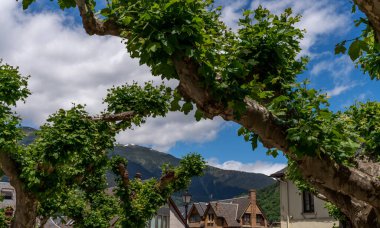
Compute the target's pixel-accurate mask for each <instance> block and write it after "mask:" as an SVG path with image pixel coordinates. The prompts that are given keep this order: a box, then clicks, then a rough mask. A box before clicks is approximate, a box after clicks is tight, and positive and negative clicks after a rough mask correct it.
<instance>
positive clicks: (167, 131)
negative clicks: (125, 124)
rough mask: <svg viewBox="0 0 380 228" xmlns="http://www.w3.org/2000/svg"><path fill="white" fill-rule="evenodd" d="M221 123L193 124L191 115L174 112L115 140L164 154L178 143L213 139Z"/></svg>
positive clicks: (205, 122) (129, 131)
mask: <svg viewBox="0 0 380 228" xmlns="http://www.w3.org/2000/svg"><path fill="white" fill-rule="evenodd" d="M168 120H170V121H168ZM222 123H223V120H222V119H221V118H215V119H214V120H201V121H199V122H194V117H193V114H192V113H190V114H189V115H187V116H184V114H183V113H180V112H175V113H169V114H168V115H167V116H166V117H164V118H149V119H148V120H147V122H146V123H145V124H144V125H142V126H141V127H139V128H136V129H134V130H128V131H125V132H123V133H121V134H120V135H119V136H118V137H117V139H118V141H119V142H120V143H122V144H139V145H148V146H152V147H153V149H155V150H158V151H162V152H166V151H168V150H169V149H170V148H171V147H172V146H174V145H175V144H176V142H179V141H181V142H190V143H202V142H207V141H211V140H213V139H215V137H216V136H217V133H218V131H219V130H220V128H221V125H222Z"/></svg>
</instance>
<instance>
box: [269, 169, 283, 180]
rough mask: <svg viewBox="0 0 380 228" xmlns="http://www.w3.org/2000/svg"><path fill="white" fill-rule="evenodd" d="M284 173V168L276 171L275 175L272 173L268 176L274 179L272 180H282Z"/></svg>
mask: <svg viewBox="0 0 380 228" xmlns="http://www.w3.org/2000/svg"><path fill="white" fill-rule="evenodd" d="M285 172H286V167H285V168H283V169H281V170H280V171H277V172H275V173H272V174H271V175H270V177H274V178H282V177H284V176H285Z"/></svg>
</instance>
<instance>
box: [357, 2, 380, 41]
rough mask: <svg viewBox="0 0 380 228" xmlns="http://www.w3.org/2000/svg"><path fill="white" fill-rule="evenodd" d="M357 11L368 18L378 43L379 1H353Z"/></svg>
mask: <svg viewBox="0 0 380 228" xmlns="http://www.w3.org/2000/svg"><path fill="white" fill-rule="evenodd" d="M354 2H355V3H356V4H357V5H358V7H359V9H360V10H361V11H363V13H365V14H366V16H367V17H368V20H369V22H370V24H371V26H372V28H373V29H374V30H375V36H376V39H377V41H380V0H354Z"/></svg>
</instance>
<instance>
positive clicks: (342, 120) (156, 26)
mask: <svg viewBox="0 0 380 228" xmlns="http://www.w3.org/2000/svg"><path fill="white" fill-rule="evenodd" d="M34 1H35V0H24V1H23V6H24V8H27V7H28V6H29V5H30V4H31V3H32V2H34ZM58 3H59V5H60V7H61V8H62V9H66V8H70V7H78V9H79V12H80V15H81V17H82V22H83V26H84V29H85V30H86V32H87V33H88V34H89V35H112V36H118V37H121V38H123V39H124V41H125V44H126V48H127V50H128V52H129V53H130V54H131V56H132V57H134V58H139V59H140V64H146V65H148V66H149V67H150V68H151V71H152V74H153V75H155V76H161V77H163V78H167V79H177V80H179V82H180V83H179V86H178V87H177V88H176V90H175V91H174V93H172V96H173V101H172V102H171V109H172V110H181V111H183V112H185V113H188V112H189V111H190V110H191V109H192V108H193V105H195V106H196V112H195V113H196V114H195V117H196V119H201V118H211V119H212V118H213V117H215V116H221V117H222V118H224V119H225V120H227V121H234V122H236V123H238V124H240V125H241V126H242V128H241V130H240V131H239V134H241V135H244V137H245V138H246V140H248V141H251V142H252V145H253V147H256V145H257V142H258V141H260V142H262V143H263V145H264V146H265V147H267V148H268V149H269V151H268V153H269V154H272V155H276V154H277V153H278V152H277V150H280V151H282V152H283V153H285V154H286V156H287V157H288V159H289V167H290V170H291V171H290V173H289V176H290V177H292V178H294V179H297V180H299V181H300V183H303V184H305V185H307V186H308V187H310V188H313V189H314V190H316V191H317V192H319V193H321V194H322V195H323V196H324V197H326V198H327V199H328V200H329V201H330V202H332V203H333V204H335V205H337V206H338V207H339V208H340V210H341V211H342V212H343V213H344V214H345V215H346V216H347V217H348V218H349V219H350V220H351V222H352V223H353V225H354V226H355V227H380V179H379V176H380V163H379V155H380V143H379V141H380V138H379V137H380V117H379V116H380V115H379V114H380V103H378V102H367V103H359V104H354V105H353V106H351V107H350V108H348V109H347V110H346V111H344V112H332V111H330V110H329V109H328V99H327V97H326V95H324V94H320V93H319V92H318V91H316V90H314V89H309V88H308V87H307V86H306V84H307V83H306V82H301V83H298V82H297V75H298V74H299V73H301V72H302V71H303V70H304V68H305V64H306V63H307V58H300V59H299V58H297V54H298V53H299V51H300V47H299V40H300V39H301V38H302V37H303V31H301V30H299V29H297V28H295V27H294V24H295V23H296V22H297V21H299V20H300V18H299V17H298V16H295V17H294V16H292V15H291V10H290V9H287V10H286V11H285V12H284V13H283V14H281V15H273V14H271V13H270V12H269V11H268V10H266V9H263V8H262V7H259V8H258V9H256V10H255V11H245V12H244V18H243V19H241V20H240V22H239V24H240V28H239V30H238V32H236V33H234V32H232V31H230V30H229V29H228V28H227V27H226V26H225V25H224V24H223V23H222V22H221V21H220V20H219V17H220V8H214V7H213V5H212V0H186V1H179V0H158V1H149V0H130V1H123V0H113V1H107V5H106V6H105V7H104V8H103V9H101V10H100V14H101V17H97V16H96V15H97V14H96V11H95V7H94V6H95V4H96V1H95V0H87V1H86V0H61V1H58ZM354 4H357V5H358V6H359V9H361V10H362V11H363V12H364V13H365V14H366V15H367V17H368V22H369V23H368V25H369V28H370V29H373V30H371V31H373V32H372V33H367V35H368V36H371V37H372V38H373V39H372V41H373V42H372V44H373V45H375V46H377V45H378V42H377V41H378V37H379V36H380V35H379V34H380V26H379V20H378V18H379V17H380V11H379V10H378V7H377V6H378V5H379V1H378V0H363V1H359V0H356V1H354ZM367 41H368V40H367ZM352 45H354V44H352ZM343 46H344V45H343ZM358 46H359V47H360V48H358ZM362 47H364V45H358V43H357V42H356V44H355V45H354V47H353V48H350V49H352V50H351V51H349V54H350V55H352V54H354V57H355V55H357V56H360V55H362V57H364V58H365V57H371V54H372V53H374V54H378V49H376V48H375V49H373V52H370V51H369V52H363V51H360V50H362V49H363V48H362ZM358 50H359V51H358ZM363 50H364V49H363ZM371 50H372V49H371ZM337 52H338V53H339V52H344V51H342V45H341V46H340V49H338V51H337ZM366 53H367V54H366ZM375 56H377V55H375ZM353 59H354V60H355V59H356V58H353ZM369 59H371V61H368V62H367V63H368V64H369V65H368V64H367V63H366V64H365V65H364V66H368V67H370V68H371V69H375V70H373V71H370V70H367V71H368V72H369V73H370V74H371V76H372V78H373V79H378V78H379V77H378V76H377V77H376V76H373V75H374V74H373V72H376V67H378V64H377V62H376V61H373V60H374V58H369ZM375 60H376V58H375ZM359 64H360V63H359ZM365 69H366V68H365V67H364V70H365ZM119 96H122V95H121V94H120V95H119ZM178 101H183V103H180V104H181V105H179V103H178ZM119 111H126V110H119ZM316 170H318V172H316Z"/></svg>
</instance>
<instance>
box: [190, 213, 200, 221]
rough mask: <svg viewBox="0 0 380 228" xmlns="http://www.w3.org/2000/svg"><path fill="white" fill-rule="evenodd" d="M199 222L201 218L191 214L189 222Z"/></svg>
mask: <svg viewBox="0 0 380 228" xmlns="http://www.w3.org/2000/svg"><path fill="white" fill-rule="evenodd" d="M200 221H201V216H199V214H196V213H194V214H191V215H190V218H189V222H200Z"/></svg>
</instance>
